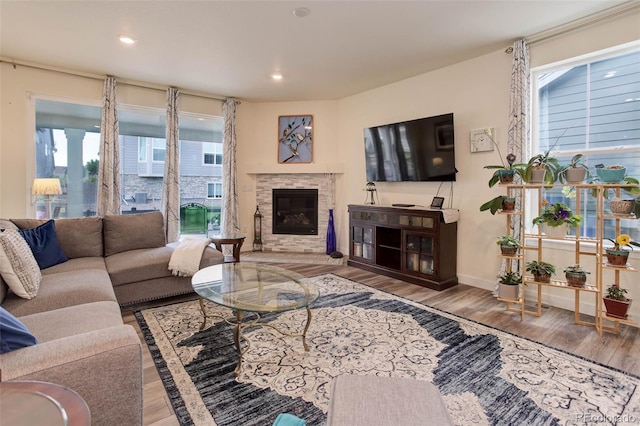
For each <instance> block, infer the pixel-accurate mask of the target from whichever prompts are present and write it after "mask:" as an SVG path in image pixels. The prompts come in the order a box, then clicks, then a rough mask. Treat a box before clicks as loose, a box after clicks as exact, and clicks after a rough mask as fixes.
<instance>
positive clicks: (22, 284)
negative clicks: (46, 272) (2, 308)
mask: <svg viewBox="0 0 640 426" xmlns="http://www.w3.org/2000/svg"><path fill="white" fill-rule="evenodd" d="M0 275H2V279H4V280H5V281H6V282H7V285H8V286H9V288H10V289H11V290H12V291H13V292H14V293H15V294H16V296H19V297H22V298H23V299H33V298H34V297H36V294H38V289H39V288H40V281H42V274H41V273H40V268H39V267H38V262H36V259H35V257H33V252H31V249H30V248H29V245H28V244H27V242H26V241H25V240H24V238H22V235H20V233H19V232H18V231H16V230H13V229H7V230H5V231H4V232H0Z"/></svg>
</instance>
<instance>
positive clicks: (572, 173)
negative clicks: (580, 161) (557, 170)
mask: <svg viewBox="0 0 640 426" xmlns="http://www.w3.org/2000/svg"><path fill="white" fill-rule="evenodd" d="M585 176H587V169H585V168H583V167H573V168H571V169H567V170H566V171H565V172H564V177H565V180H566V181H567V183H582V182H584V178H585Z"/></svg>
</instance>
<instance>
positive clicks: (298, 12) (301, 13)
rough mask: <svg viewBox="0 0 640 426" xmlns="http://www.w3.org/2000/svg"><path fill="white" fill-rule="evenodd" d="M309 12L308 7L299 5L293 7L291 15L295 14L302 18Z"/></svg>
mask: <svg viewBox="0 0 640 426" xmlns="http://www.w3.org/2000/svg"><path fill="white" fill-rule="evenodd" d="M310 12H311V11H310V10H309V9H307V8H306V7H299V8H297V9H293V16H297V17H298V18H304V17H305V16H307V15H308V14H309V13H310Z"/></svg>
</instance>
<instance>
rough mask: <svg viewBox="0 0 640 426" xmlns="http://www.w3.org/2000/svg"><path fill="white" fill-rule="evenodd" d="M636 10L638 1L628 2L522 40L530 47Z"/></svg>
mask: <svg viewBox="0 0 640 426" xmlns="http://www.w3.org/2000/svg"><path fill="white" fill-rule="evenodd" d="M637 10H640V3H638V0H630V1H627V2H625V3H622V4H619V5H617V6H614V7H610V8H609V9H606V10H602V11H600V12H596V13H593V14H591V15H589V16H585V17H583V18H578V19H575V20H573V21H570V22H567V23H566V24H562V25H558V26H556V27H553V28H551V29H548V30H544V31H540V32H537V33H534V34H530V35H528V36H526V37H524V39H525V40H526V42H527V43H528V44H529V46H531V45H533V44H537V43H541V42H543V41H546V40H549V39H551V38H554V37H559V36H561V35H564V34H567V33H570V32H572V31H576V30H580V29H582V28H586V27H589V26H591V25H595V24H599V23H600V22H603V21H606V20H607V19H611V18H616V17H618V16H622V15H626V14H627V13H632V12H635V11H637ZM505 53H507V54H511V53H513V47H512V46H509V47H507V48H506V49H505Z"/></svg>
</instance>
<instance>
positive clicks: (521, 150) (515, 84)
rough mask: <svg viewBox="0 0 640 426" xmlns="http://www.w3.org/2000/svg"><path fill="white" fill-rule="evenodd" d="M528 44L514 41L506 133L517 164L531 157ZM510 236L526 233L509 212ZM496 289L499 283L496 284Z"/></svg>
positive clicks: (516, 264)
mask: <svg viewBox="0 0 640 426" xmlns="http://www.w3.org/2000/svg"><path fill="white" fill-rule="evenodd" d="M529 80H530V76H529V46H528V45H527V42H526V41H525V40H524V39H523V40H519V41H516V42H515V43H513V64H512V68H511V103H510V108H509V130H508V132H507V137H508V139H507V148H508V152H509V153H513V154H515V155H516V157H517V160H516V162H518V163H526V160H527V159H528V156H527V149H528V147H529V115H530V114H529V98H530V96H531V94H530V84H529ZM518 192H520V191H517V192H516V191H514V192H513V196H514V197H516V209H517V210H520V211H521V210H522V208H523V206H521V205H520V204H521V203H520V201H521V198H522V197H521V194H519V193H518ZM509 218H510V219H509V220H510V226H511V235H513V237H515V238H517V239H520V236H521V235H522V232H524V229H522V228H523V225H524V224H523V223H522V216H520V215H510V216H509ZM506 267H507V265H506V261H504V260H503V262H502V265H501V268H500V271H501V272H502V271H505V270H506ZM511 271H518V272H519V273H522V271H521V265H520V262H519V261H517V260H512V261H511ZM496 288H497V284H496Z"/></svg>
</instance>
